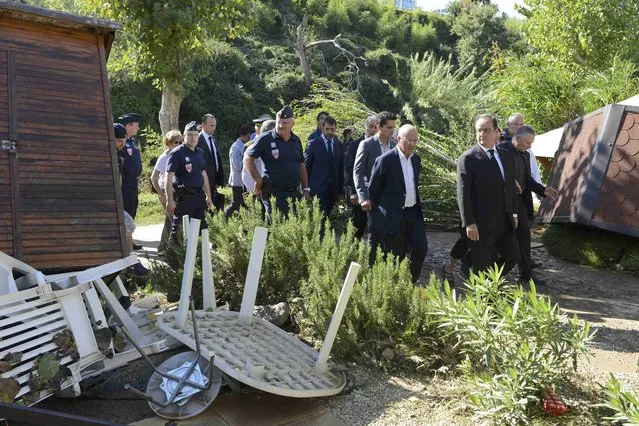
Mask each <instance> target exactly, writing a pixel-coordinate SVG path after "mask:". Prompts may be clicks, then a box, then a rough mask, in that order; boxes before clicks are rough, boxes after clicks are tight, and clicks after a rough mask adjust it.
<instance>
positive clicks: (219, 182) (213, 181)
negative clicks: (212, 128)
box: [197, 133, 225, 195]
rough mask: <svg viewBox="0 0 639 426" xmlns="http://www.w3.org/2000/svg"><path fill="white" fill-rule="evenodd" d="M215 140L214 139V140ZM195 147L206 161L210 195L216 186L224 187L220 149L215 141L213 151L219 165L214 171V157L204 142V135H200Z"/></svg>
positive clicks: (207, 144)
mask: <svg viewBox="0 0 639 426" xmlns="http://www.w3.org/2000/svg"><path fill="white" fill-rule="evenodd" d="M214 139H215V138H214ZM197 147H198V148H200V149H201V150H202V151H204V159H205V160H206V175H207V176H208V177H209V185H210V187H211V195H212V194H213V192H215V187H216V186H224V184H225V183H224V167H223V163H222V156H221V155H220V148H219V146H218V143H217V141H215V151H216V152H217V161H218V164H219V167H218V170H217V171H216V170H215V156H214V155H213V153H212V152H211V149H210V148H209V143H208V142H207V141H206V140H205V138H204V135H203V134H202V133H200V137H199V139H198V140H197Z"/></svg>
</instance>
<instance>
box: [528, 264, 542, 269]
mask: <svg viewBox="0 0 639 426" xmlns="http://www.w3.org/2000/svg"><path fill="white" fill-rule="evenodd" d="M542 266H544V264H543V263H542V262H533V263H532V265H530V269H535V268H541V267H542Z"/></svg>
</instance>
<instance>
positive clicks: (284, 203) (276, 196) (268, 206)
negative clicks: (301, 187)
mask: <svg viewBox="0 0 639 426" xmlns="http://www.w3.org/2000/svg"><path fill="white" fill-rule="evenodd" d="M299 199H300V193H299V192H298V191H297V190H295V191H276V192H274V193H273V195H271V196H270V197H266V198H262V203H263V204H264V211H265V213H266V219H267V221H268V223H269V224H270V223H272V219H273V202H275V208H277V209H278V210H279V211H280V212H282V214H283V215H284V217H285V218H288V212H289V209H290V205H289V204H290V203H294V202H295V201H296V200H299Z"/></svg>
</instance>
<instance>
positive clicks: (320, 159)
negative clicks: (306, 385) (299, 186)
mask: <svg viewBox="0 0 639 426" xmlns="http://www.w3.org/2000/svg"><path fill="white" fill-rule="evenodd" d="M333 161H334V162H335V169H334V170H331V165H330V157H329V156H328V151H327V150H326V144H325V143H324V139H323V138H322V137H321V136H320V137H318V138H315V139H313V140H311V141H309V142H308V143H307V144H306V150H305V151H304V165H305V166H306V171H307V172H308V183H309V186H310V188H311V195H319V196H322V197H326V198H335V197H337V195H340V194H343V193H344V146H343V145H342V143H341V142H340V141H338V140H337V139H334V140H333Z"/></svg>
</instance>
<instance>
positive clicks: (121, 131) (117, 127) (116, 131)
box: [113, 123, 126, 139]
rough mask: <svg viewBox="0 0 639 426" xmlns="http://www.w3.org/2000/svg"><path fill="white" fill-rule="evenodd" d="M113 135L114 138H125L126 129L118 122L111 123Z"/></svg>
mask: <svg viewBox="0 0 639 426" xmlns="http://www.w3.org/2000/svg"><path fill="white" fill-rule="evenodd" d="M113 135H114V136H115V138H116V139H126V129H125V128H124V126H123V125H122V124H120V123H113Z"/></svg>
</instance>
